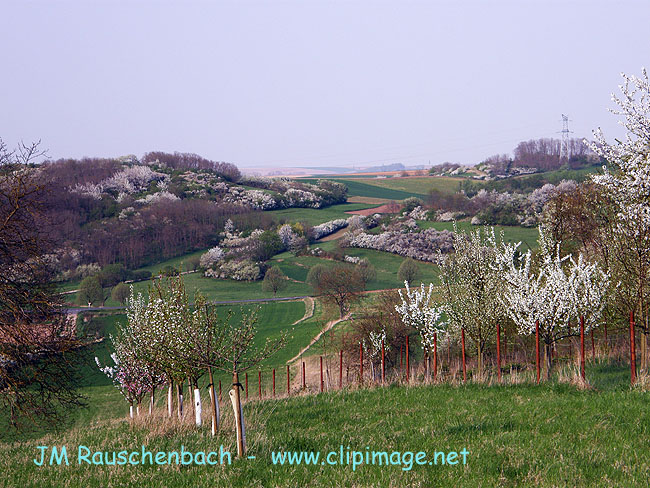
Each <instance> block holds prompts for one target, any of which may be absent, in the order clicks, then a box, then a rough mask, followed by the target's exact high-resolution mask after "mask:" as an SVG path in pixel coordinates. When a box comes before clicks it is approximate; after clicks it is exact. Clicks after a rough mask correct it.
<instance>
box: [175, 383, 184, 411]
mask: <svg viewBox="0 0 650 488" xmlns="http://www.w3.org/2000/svg"><path fill="white" fill-rule="evenodd" d="M176 397H177V398H178V418H179V419H182V418H183V385H182V384H181V383H176Z"/></svg>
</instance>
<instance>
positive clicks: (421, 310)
mask: <svg viewBox="0 0 650 488" xmlns="http://www.w3.org/2000/svg"><path fill="white" fill-rule="evenodd" d="M404 285H405V287H406V295H404V294H403V293H402V290H399V296H400V298H401V300H402V303H400V304H398V305H395V310H396V311H397V313H398V314H399V315H400V317H401V319H402V322H404V324H405V325H406V326H407V327H412V328H414V329H415V330H417V331H418V333H419V334H420V342H421V343H422V348H423V349H424V351H425V353H426V354H427V355H429V354H430V352H431V350H432V349H433V347H434V344H435V340H436V337H437V334H438V333H440V332H444V331H445V330H446V328H447V324H446V322H445V321H444V320H443V310H442V307H437V306H435V305H434V304H433V298H432V295H433V283H429V288H428V289H426V290H425V288H424V283H422V284H420V288H419V289H418V288H413V289H411V288H410V287H409V284H408V282H407V281H405V282H404ZM425 367H426V362H425Z"/></svg>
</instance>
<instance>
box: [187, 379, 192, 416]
mask: <svg viewBox="0 0 650 488" xmlns="http://www.w3.org/2000/svg"><path fill="white" fill-rule="evenodd" d="M192 386H193V385H192V380H191V379H190V378H189V377H188V378H187V402H188V403H189V404H191V405H192V414H194V403H192V390H193V389H194V388H192Z"/></svg>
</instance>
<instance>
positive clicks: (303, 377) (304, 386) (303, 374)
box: [302, 361, 307, 390]
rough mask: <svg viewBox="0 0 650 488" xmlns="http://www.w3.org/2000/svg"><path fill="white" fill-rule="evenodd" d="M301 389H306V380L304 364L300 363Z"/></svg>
mask: <svg viewBox="0 0 650 488" xmlns="http://www.w3.org/2000/svg"><path fill="white" fill-rule="evenodd" d="M302 389H303V390H305V389H307V379H306V378H305V362H304V361H303V362H302Z"/></svg>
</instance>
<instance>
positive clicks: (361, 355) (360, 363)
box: [359, 343, 363, 383]
mask: <svg viewBox="0 0 650 488" xmlns="http://www.w3.org/2000/svg"><path fill="white" fill-rule="evenodd" d="M359 383H363V344H361V343H359Z"/></svg>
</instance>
